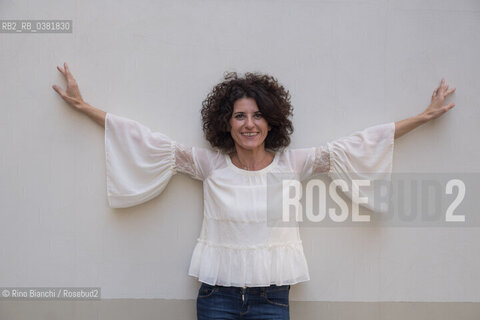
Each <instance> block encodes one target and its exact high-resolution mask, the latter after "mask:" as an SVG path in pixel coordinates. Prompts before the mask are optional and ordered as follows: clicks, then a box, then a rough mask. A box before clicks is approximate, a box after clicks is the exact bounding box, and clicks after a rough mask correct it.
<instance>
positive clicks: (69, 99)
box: [52, 62, 85, 109]
mask: <svg viewBox="0 0 480 320" xmlns="http://www.w3.org/2000/svg"><path fill="white" fill-rule="evenodd" d="M63 66H64V68H62V67H59V66H57V69H58V71H60V72H61V73H62V74H63V76H64V77H65V80H67V90H65V91H63V90H62V89H61V88H60V87H59V86H57V85H55V84H54V85H53V86H52V88H53V90H55V91H56V92H57V93H58V94H59V95H60V97H62V99H63V100H65V102H66V103H68V104H69V105H70V106H72V107H74V108H75V109H80V108H81V107H82V105H83V104H84V102H85V101H83V98H82V95H81V94H80V90H79V88H78V84H77V81H76V80H75V78H74V77H73V75H72V73H71V72H70V69H69V68H68V66H67V63H66V62H64V64H63Z"/></svg>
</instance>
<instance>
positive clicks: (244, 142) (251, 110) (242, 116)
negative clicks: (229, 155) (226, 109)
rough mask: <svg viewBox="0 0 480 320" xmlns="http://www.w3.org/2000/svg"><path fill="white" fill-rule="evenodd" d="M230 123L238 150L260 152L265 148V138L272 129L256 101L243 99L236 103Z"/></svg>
mask: <svg viewBox="0 0 480 320" xmlns="http://www.w3.org/2000/svg"><path fill="white" fill-rule="evenodd" d="M229 123H230V130H229V131H230V133H231V135H232V138H233V141H235V147H236V149H237V150H238V148H241V149H245V150H251V151H258V150H263V149H264V148H265V144H264V142H265V138H266V137H267V134H268V131H269V130H270V129H271V127H270V126H269V125H268V123H267V121H266V120H265V119H264V118H263V116H262V114H261V113H260V111H259V110H258V106H257V103H256V102H255V99H252V98H242V99H238V100H237V101H235V103H234V105H233V113H232V117H231V118H230V122H229Z"/></svg>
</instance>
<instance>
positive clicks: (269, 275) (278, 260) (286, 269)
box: [188, 240, 310, 287]
mask: <svg viewBox="0 0 480 320" xmlns="http://www.w3.org/2000/svg"><path fill="white" fill-rule="evenodd" d="M188 274H189V275H190V276H193V277H196V278H198V280H199V281H201V282H204V283H207V284H210V285H221V286H226V287H230V286H234V287H243V286H247V287H266V286H270V285H272V284H275V285H278V286H282V285H293V284H296V283H299V282H303V281H308V280H310V276H309V272H308V265H307V261H306V259H305V255H304V252H303V246H302V243H301V242H296V243H286V244H283V245H282V244H275V245H272V246H269V245H266V246H262V245H260V246H258V247H256V248H255V249H253V250H252V248H250V247H245V248H239V247H235V248H231V247H229V246H220V245H219V246H215V245H212V244H209V243H207V242H205V241H202V240H199V242H198V243H197V245H196V246H195V249H194V251H193V254H192V260H191V263H190V268H189V271H188Z"/></svg>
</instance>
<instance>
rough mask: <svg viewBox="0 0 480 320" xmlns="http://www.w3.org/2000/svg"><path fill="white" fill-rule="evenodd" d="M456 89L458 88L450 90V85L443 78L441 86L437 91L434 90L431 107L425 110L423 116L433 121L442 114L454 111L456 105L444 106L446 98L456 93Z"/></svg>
mask: <svg viewBox="0 0 480 320" xmlns="http://www.w3.org/2000/svg"><path fill="white" fill-rule="evenodd" d="M455 89H456V88H452V89H450V90H448V84H447V83H445V79H444V78H442V81H441V82H440V85H439V86H438V87H437V88H436V89H435V90H433V94H432V101H431V102H430V105H429V106H428V108H427V109H425V111H424V112H423V114H422V115H423V116H424V117H425V118H426V119H427V120H432V119H435V118H438V117H440V116H441V115H442V114H444V113H445V112H447V111H448V110H450V109H452V108H453V107H454V106H455V103H453V102H451V103H449V104H448V105H444V104H445V98H446V97H448V96H449V95H450V94H452V93H453V92H455Z"/></svg>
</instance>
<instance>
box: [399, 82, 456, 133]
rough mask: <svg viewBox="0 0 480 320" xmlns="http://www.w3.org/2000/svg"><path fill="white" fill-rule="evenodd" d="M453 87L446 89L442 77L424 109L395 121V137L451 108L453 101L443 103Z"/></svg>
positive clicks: (446, 85) (446, 86) (452, 90)
mask: <svg viewBox="0 0 480 320" xmlns="http://www.w3.org/2000/svg"><path fill="white" fill-rule="evenodd" d="M455 89H456V88H452V89H450V90H448V84H447V83H445V79H442V81H441V82H440V85H439V86H438V87H437V88H436V89H435V90H434V91H433V94H432V100H431V102H430V105H429V106H428V108H427V109H425V111H423V112H422V113H421V114H419V115H418V116H415V117H411V118H408V119H404V120H401V121H397V122H395V139H396V138H399V137H401V136H403V135H404V134H405V133H407V132H410V131H412V130H413V129H415V128H416V127H418V126H420V125H422V124H424V123H426V122H428V121H430V120H432V119H435V118H438V117H440V116H441V115H443V114H444V113H445V112H447V111H448V110H450V109H452V108H453V107H454V106H455V103H453V102H451V103H449V104H448V105H444V103H445V98H446V97H448V96H449V95H450V94H452V93H453V92H454V91H455Z"/></svg>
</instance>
